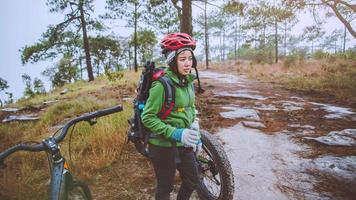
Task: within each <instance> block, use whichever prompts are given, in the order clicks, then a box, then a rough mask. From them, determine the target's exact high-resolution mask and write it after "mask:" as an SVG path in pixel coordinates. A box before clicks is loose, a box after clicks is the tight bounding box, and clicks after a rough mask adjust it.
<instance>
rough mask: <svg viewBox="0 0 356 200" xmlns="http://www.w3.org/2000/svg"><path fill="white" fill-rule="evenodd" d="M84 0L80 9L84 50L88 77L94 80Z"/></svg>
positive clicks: (80, 4)
mask: <svg viewBox="0 0 356 200" xmlns="http://www.w3.org/2000/svg"><path fill="white" fill-rule="evenodd" d="M83 1H84V0H81V1H80V3H79V10H80V23H81V25H82V30H83V43H84V51H85V60H86V63H87V71H88V78H89V81H93V80H94V75H93V67H92V65H91V59H90V47H89V40H88V36H87V27H86V22H85V17H84V10H83V6H84V5H83V4H84V2H83Z"/></svg>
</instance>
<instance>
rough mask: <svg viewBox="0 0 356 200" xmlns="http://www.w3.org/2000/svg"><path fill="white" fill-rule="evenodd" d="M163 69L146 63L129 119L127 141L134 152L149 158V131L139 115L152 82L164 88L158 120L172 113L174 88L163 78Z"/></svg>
mask: <svg viewBox="0 0 356 200" xmlns="http://www.w3.org/2000/svg"><path fill="white" fill-rule="evenodd" d="M164 74H165V71H164V68H155V63H154V62H150V61H149V62H147V63H146V65H145V66H144V70H143V71H142V74H141V77H140V80H139V83H138V86H137V95H136V98H135V99H134V102H133V104H134V105H133V107H134V116H133V118H131V119H129V120H128V122H129V125H130V129H129V132H128V135H127V137H128V141H129V142H133V143H134V144H135V147H136V150H137V151H138V152H139V153H141V154H142V155H144V156H146V157H150V155H149V152H148V140H149V138H150V135H151V131H150V130H149V129H148V128H146V127H145V126H144V125H143V124H142V120H141V114H142V112H143V108H144V105H145V103H146V101H147V99H148V97H149V90H150V88H151V86H152V83H153V82H154V81H159V82H161V83H162V85H163V87H164V92H165V93H164V94H165V95H164V96H165V99H164V104H163V106H162V109H161V111H160V112H159V113H158V117H159V118H160V119H166V118H167V117H168V116H169V114H170V113H171V112H172V109H173V108H174V104H175V87H174V86H173V82H172V81H171V79H170V78H168V77H166V76H164Z"/></svg>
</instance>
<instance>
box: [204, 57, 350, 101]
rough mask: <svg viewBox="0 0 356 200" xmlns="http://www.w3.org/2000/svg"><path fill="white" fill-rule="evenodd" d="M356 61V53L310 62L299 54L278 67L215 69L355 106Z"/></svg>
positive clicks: (250, 64)
mask: <svg viewBox="0 0 356 200" xmlns="http://www.w3.org/2000/svg"><path fill="white" fill-rule="evenodd" d="M355 58H356V53H355V51H352V50H349V51H346V52H345V53H337V54H330V53H326V52H322V51H317V52H315V53H314V54H313V55H312V56H309V58H307V56H306V55H305V54H302V53H300V52H296V53H293V54H291V55H289V56H286V57H284V58H282V59H281V60H280V62H278V63H268V62H267V61H265V62H257V61H256V60H243V59H242V60H239V61H226V62H222V63H220V62H219V63H213V64H212V65H211V68H212V69H223V70H224V71H227V72H229V73H230V72H233V73H235V74H240V75H241V74H244V75H247V76H248V77H249V78H251V79H259V80H263V81H268V82H273V83H275V86H278V87H284V88H287V89H292V90H296V91H300V92H305V93H308V94H312V95H313V94H315V95H324V96H329V97H330V98H333V101H340V102H344V103H348V104H350V105H353V106H355V105H354V104H355V102H356V59H355ZM201 68H204V67H203V66H201ZM224 68H225V69H224Z"/></svg>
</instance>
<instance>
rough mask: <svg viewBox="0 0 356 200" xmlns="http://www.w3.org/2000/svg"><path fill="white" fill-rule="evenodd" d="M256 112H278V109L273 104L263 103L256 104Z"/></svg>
mask: <svg viewBox="0 0 356 200" xmlns="http://www.w3.org/2000/svg"><path fill="white" fill-rule="evenodd" d="M253 108H254V109H256V110H264V111H277V110H278V108H276V106H274V105H271V104H268V105H266V104H261V103H259V102H258V103H256V106H254V107H253Z"/></svg>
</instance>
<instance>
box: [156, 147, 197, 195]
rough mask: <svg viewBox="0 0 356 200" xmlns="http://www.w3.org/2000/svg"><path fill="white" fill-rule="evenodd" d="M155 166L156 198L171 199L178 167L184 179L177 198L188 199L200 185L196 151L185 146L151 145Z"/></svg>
mask: <svg viewBox="0 0 356 200" xmlns="http://www.w3.org/2000/svg"><path fill="white" fill-rule="evenodd" d="M149 148H150V153H151V155H152V163H153V168H154V171H155V174H156V179H157V187H156V195H155V198H156V200H167V199H169V196H170V193H171V192H172V190H173V185H174V177H175V173H176V169H178V171H179V174H180V177H181V179H182V185H181V187H180V189H179V192H178V196H177V200H188V199H189V198H190V196H191V195H192V193H193V191H194V190H195V189H198V187H199V176H198V166H197V161H196V157H195V153H194V152H193V151H192V150H191V149H188V148H184V147H158V146H155V145H150V147H149Z"/></svg>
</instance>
